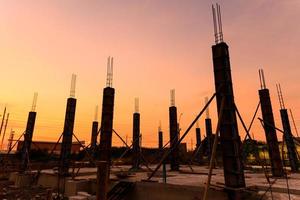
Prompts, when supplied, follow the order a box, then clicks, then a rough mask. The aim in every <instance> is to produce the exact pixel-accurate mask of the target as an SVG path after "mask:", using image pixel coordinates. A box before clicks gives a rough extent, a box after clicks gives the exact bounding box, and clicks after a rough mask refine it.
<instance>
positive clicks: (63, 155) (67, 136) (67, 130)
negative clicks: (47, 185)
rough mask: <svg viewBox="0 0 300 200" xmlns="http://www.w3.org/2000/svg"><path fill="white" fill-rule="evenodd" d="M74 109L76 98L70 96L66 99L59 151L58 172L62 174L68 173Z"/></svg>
mask: <svg viewBox="0 0 300 200" xmlns="http://www.w3.org/2000/svg"><path fill="white" fill-rule="evenodd" d="M75 111H76V99H75V98H72V97H70V98H68V100H67V108H66V115H65V124H64V131H63V139H62V144H61V151H60V174H61V175H62V176H67V175H68V174H69V166H70V159H71V158H70V156H71V148H72V137H73V129H74V121H75Z"/></svg>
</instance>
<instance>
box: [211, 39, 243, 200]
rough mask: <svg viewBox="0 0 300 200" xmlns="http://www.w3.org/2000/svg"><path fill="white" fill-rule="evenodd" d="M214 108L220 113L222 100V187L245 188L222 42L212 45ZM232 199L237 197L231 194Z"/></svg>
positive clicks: (228, 68)
mask: <svg viewBox="0 0 300 200" xmlns="http://www.w3.org/2000/svg"><path fill="white" fill-rule="evenodd" d="M212 53H213V65H214V78H215V90H216V92H217V95H216V97H217V109H218V113H220V109H221V103H222V101H223V99H224V100H225V102H224V108H223V116H222V118H221V122H220V142H221V151H222V157H223V169H224V178H225V186H226V187H228V188H243V187H245V177H244V167H243V163H242V154H241V139H240V136H239V132H238V126H237V120H236V111H235V103H234V95H233V88H232V79H231V68H230V60H229V51H228V46H227V44H226V43H225V42H221V43H218V44H216V45H213V46H212ZM232 195H233V196H232V198H233V199H236V197H238V194H237V193H236V192H233V194H232Z"/></svg>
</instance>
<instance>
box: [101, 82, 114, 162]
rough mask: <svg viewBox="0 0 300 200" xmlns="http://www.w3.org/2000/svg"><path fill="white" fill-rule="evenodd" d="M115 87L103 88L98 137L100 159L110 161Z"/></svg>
mask: <svg viewBox="0 0 300 200" xmlns="http://www.w3.org/2000/svg"><path fill="white" fill-rule="evenodd" d="M114 98H115V89H114V88H111V87H106V88H104V90H103V101H102V116H101V137H100V155H99V160H100V161H106V162H107V163H108V164H109V166H110V163H111V143H112V129H113V117H114Z"/></svg>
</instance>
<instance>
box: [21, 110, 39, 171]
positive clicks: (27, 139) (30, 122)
mask: <svg viewBox="0 0 300 200" xmlns="http://www.w3.org/2000/svg"><path fill="white" fill-rule="evenodd" d="M35 119H36V112H33V111H31V112H29V114H28V119H27V125H26V131H25V134H24V143H23V147H22V161H21V170H22V171H25V170H26V169H27V167H28V158H29V152H30V148H31V143H32V136H33V131H34V125H35Z"/></svg>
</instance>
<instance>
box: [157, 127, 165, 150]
mask: <svg viewBox="0 0 300 200" xmlns="http://www.w3.org/2000/svg"><path fill="white" fill-rule="evenodd" d="M163 146H164V145H163V132H162V131H158V149H162V148H163Z"/></svg>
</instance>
